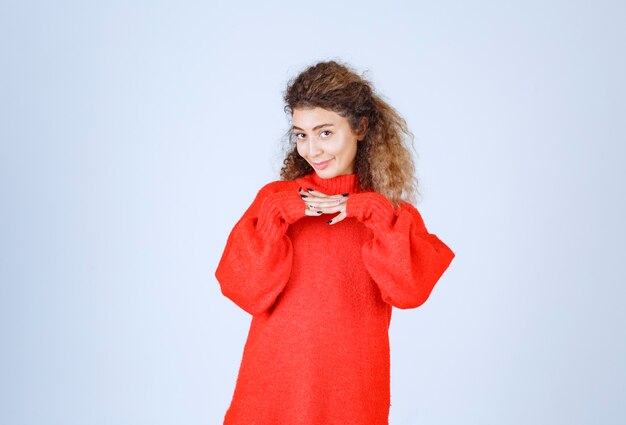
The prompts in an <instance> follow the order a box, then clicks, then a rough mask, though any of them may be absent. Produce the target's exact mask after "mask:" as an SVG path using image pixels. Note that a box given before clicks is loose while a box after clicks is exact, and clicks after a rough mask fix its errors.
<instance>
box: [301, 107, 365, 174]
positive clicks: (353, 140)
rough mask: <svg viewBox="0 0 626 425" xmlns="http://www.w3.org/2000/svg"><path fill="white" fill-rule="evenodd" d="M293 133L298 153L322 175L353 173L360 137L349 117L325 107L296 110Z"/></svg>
mask: <svg viewBox="0 0 626 425" xmlns="http://www.w3.org/2000/svg"><path fill="white" fill-rule="evenodd" d="M291 121H292V124H293V128H292V130H293V132H294V134H295V137H296V146H297V149H298V153H299V154H300V156H302V157H303V158H304V159H306V161H307V162H308V163H309V164H311V166H312V167H313V169H314V170H315V172H316V173H317V174H318V175H319V176H320V177H322V178H325V179H328V178H331V177H335V176H340V175H344V174H352V173H354V172H355V171H354V164H355V159H356V150H357V143H358V142H357V140H360V139H362V137H363V134H364V131H363V130H360V131H359V133H358V134H357V133H354V132H353V131H352V129H351V128H350V124H349V123H348V120H347V118H344V117H342V116H341V115H339V114H337V113H336V112H333V111H330V110H328V109H323V108H319V107H316V108H313V109H294V110H293V115H292V119H291Z"/></svg>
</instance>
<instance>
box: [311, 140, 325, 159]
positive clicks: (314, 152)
mask: <svg viewBox="0 0 626 425" xmlns="http://www.w3.org/2000/svg"><path fill="white" fill-rule="evenodd" d="M308 150H309V156H310V157H311V158H315V157H317V156H319V154H320V153H322V149H320V147H319V145H318V143H317V139H315V138H314V137H312V138H311V139H309V146H308Z"/></svg>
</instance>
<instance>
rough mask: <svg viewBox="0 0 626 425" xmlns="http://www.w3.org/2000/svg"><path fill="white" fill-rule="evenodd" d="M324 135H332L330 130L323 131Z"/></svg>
mask: <svg viewBox="0 0 626 425" xmlns="http://www.w3.org/2000/svg"><path fill="white" fill-rule="evenodd" d="M322 133H328V135H329V136H330V135H331V134H332V132H331V131H330V130H322Z"/></svg>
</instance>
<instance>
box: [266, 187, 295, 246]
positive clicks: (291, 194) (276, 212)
mask: <svg viewBox="0 0 626 425" xmlns="http://www.w3.org/2000/svg"><path fill="white" fill-rule="evenodd" d="M305 212H306V205H305V203H304V201H303V200H302V197H301V196H300V193H298V191H297V190H285V191H280V192H275V193H272V194H270V195H268V196H267V197H266V198H265V199H263V202H262V203H261V209H260V211H259V221H258V227H259V230H260V231H262V232H266V233H268V234H274V235H276V234H277V233H281V234H284V232H285V231H286V230H287V229H286V227H287V225H289V224H293V223H295V222H296V221H298V220H299V219H301V218H302V217H304V216H306V213H305Z"/></svg>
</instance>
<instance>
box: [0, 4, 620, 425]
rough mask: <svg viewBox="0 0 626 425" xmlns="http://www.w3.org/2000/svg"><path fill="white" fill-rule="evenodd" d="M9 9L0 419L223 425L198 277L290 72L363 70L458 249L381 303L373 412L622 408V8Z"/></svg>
mask: <svg viewBox="0 0 626 425" xmlns="http://www.w3.org/2000/svg"><path fill="white" fill-rule="evenodd" d="M101 3H102V4H100V5H99V4H96V2H91V3H87V2H30V1H19V2H18V1H3V2H2V3H1V5H0V49H1V51H0V53H1V55H0V61H1V65H2V66H1V70H0V72H1V73H2V78H1V86H0V90H1V92H0V93H1V98H2V102H1V103H0V108H1V109H0V140H1V151H0V202H1V209H0V280H1V293H0V303H1V305H0V307H1V310H0V314H1V319H2V320H1V324H2V325H1V332H2V333H1V338H2V340H1V342H2V351H1V353H2V354H1V356H2V358H1V360H2V363H1V365H2V366H1V376H0V386H1V387H0V390H1V393H0V403H1V404H0V422H1V423H3V424H12V425H19V424H148V423H150V424H217V423H221V420H222V418H223V414H224V412H225V410H226V408H227V406H228V403H229V401H230V398H231V395H232V390H233V388H234V385H235V378H236V374H237V371H238V366H239V362H240V359H241V354H242V350H243V345H244V342H245V338H246V335H247V331H248V326H249V322H250V316H249V315H248V314H247V313H245V312H244V311H243V310H240V309H239V308H238V307H237V306H236V305H235V304H234V303H232V302H230V300H228V299H227V298H225V297H223V296H222V295H221V292H220V290H219V285H218V283H217V281H216V280H215V278H214V275H213V273H214V271H215V268H216V266H217V262H218V260H219V257H220V255H221V252H222V249H223V247H224V244H225V241H226V237H227V235H228V233H229V231H230V229H231V228H232V226H233V225H234V223H235V222H236V220H237V219H238V218H239V217H240V215H241V214H242V213H243V211H244V210H245V208H247V206H248V205H249V204H250V202H251V201H252V199H253V198H254V195H255V194H256V192H257V190H258V189H259V188H260V187H261V186H262V185H263V184H265V183H267V182H269V181H271V180H275V179H277V178H278V170H279V168H280V161H281V156H280V149H279V142H280V137H281V135H282V133H283V132H284V131H285V130H286V128H287V120H286V117H285V116H284V114H283V112H282V99H281V92H282V90H283V89H284V87H285V84H286V82H287V80H288V78H290V77H292V76H294V75H295V74H297V72H299V71H300V70H302V69H303V68H304V67H305V66H307V65H309V64H311V63H314V62H316V61H318V60H323V59H340V60H345V61H347V62H349V63H350V64H352V65H353V66H354V67H355V68H357V69H358V70H359V71H360V72H363V71H367V74H366V76H367V77H368V78H370V79H371V80H372V81H373V82H374V84H375V86H376V88H377V89H378V91H379V93H381V94H382V95H383V96H384V98H385V99H386V100H387V101H389V102H390V103H391V104H392V105H393V106H394V107H396V108H397V110H398V111H399V112H400V113H401V114H402V115H403V116H404V117H405V118H406V119H407V122H408V123H409V125H410V127H411V130H412V131H413V133H414V134H415V146H416V149H417V152H418V157H416V160H417V166H418V178H419V179H420V181H421V184H422V192H423V198H422V201H421V202H420V203H419V204H418V205H417V206H418V208H419V209H420V211H421V212H422V214H423V216H424V219H425V221H426V224H427V227H428V229H429V230H430V231H431V232H432V233H435V234H437V235H438V236H439V237H440V238H441V239H442V240H444V241H445V242H446V243H448V244H449V245H450V247H452V248H453V250H454V251H455V253H456V255H457V257H456V258H455V260H454V262H453V263H452V265H451V267H450V268H449V269H448V271H447V272H446V273H445V274H444V276H443V277H442V279H441V280H440V281H439V283H438V284H437V286H436V287H435V289H434V291H433V293H432V295H431V297H430V299H429V300H428V301H427V302H426V303H425V304H424V305H423V306H422V307H420V308H418V309H413V310H398V309H394V316H393V321H392V325H391V331H390V332H391V353H392V379H391V385H392V406H391V416H390V423H391V424H392V425H401V424H529V423H535V424H555V423H558V424H566V423H567V424H623V423H625V422H626V407H625V406H626V403H624V400H626V379H625V378H626V370H625V369H626V366H625V358H626V338H625V336H626V335H625V333H626V332H625V331H624V329H625V325H626V320H625V319H626V314H625V309H624V301H623V299H624V296H625V294H626V291H625V290H624V284H625V275H626V274H625V273H624V264H625V262H624V260H625V255H624V253H625V250H624V239H625V237H626V234H625V233H626V232H625V231H624V230H625V228H624V223H623V219H624V217H626V212H625V211H624V209H625V208H624V205H625V203H624V199H623V198H624V190H623V184H624V181H625V180H626V179H625V177H626V176H625V171H624V170H625V169H626V167H625V166H624V154H625V147H624V142H625V137H624V136H625V133H626V132H625V130H624V123H625V122H626V121H625V116H624V115H625V114H624V112H625V95H626V90H625V80H624V75H626V69H625V68H626V67H625V59H624V58H625V55H624V52H625V51H626V46H625V44H626V43H625V40H626V34H625V32H626V31H625V30H624V22H625V18H626V13H625V12H626V7H625V6H624V3H623V2H618V1H615V2H609V1H596V2H593V5H592V2H582V1H549V2H545V1H523V2H522V1H518V2H511V1H501V2H495V1H494V2H489V1H477V2H460V1H458V2H450V1H439V2H436V4H435V2H429V3H426V2H409V1H405V2H385V3H383V2H363V1H359V2H357V1H353V2H343V3H341V4H337V3H334V2H325V1H316V2H282V3H280V2H272V1H269V2H268V1H266V2H262V4H261V3H258V2H254V3H253V2H249V3H246V2H229V3H228V5H227V3H226V2H223V3H221V4H218V3H213V2H195V3H194V2H181V1H177V2H173V1H172V2H169V3H167V2H158V1H145V2H132V3H129V2H121V1H108V2H106V4H105V3H104V2H101Z"/></svg>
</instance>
